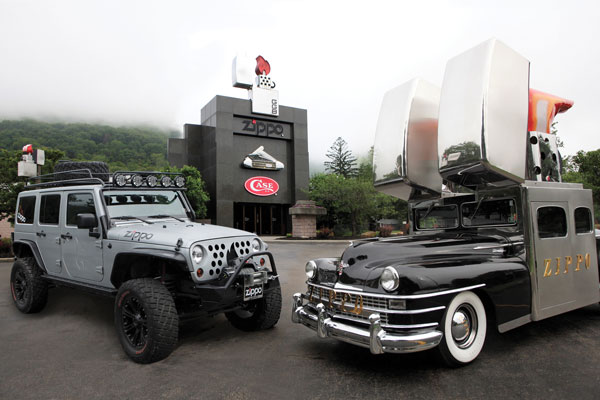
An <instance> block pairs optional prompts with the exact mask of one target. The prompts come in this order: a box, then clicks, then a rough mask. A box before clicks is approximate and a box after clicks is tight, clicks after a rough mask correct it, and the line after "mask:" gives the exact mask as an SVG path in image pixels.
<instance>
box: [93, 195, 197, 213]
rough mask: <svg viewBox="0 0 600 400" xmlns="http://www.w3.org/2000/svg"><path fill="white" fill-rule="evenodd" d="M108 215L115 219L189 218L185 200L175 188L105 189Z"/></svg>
mask: <svg viewBox="0 0 600 400" xmlns="http://www.w3.org/2000/svg"><path fill="white" fill-rule="evenodd" d="M103 194H104V200H105V202H106V207H107V209H108V216H109V217H110V218H113V219H135V218H139V217H141V218H144V219H146V218H174V219H178V220H181V218H187V217H188V216H187V213H186V211H185V207H184V205H183V201H182V199H181V196H180V195H179V194H178V192H176V191H173V190H146V191H144V190H110V191H104V193H103Z"/></svg>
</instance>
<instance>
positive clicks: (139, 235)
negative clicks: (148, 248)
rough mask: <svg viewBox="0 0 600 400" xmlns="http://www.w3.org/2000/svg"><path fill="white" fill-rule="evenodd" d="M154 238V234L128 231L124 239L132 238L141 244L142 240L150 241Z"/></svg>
mask: <svg viewBox="0 0 600 400" xmlns="http://www.w3.org/2000/svg"><path fill="white" fill-rule="evenodd" d="M153 236H154V234H152V233H144V232H138V231H127V233H126V234H125V236H123V237H128V238H131V240H137V241H138V242H139V241H140V240H144V239H146V240H150V239H152V237H153Z"/></svg>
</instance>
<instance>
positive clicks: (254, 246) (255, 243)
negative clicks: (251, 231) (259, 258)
mask: <svg viewBox="0 0 600 400" xmlns="http://www.w3.org/2000/svg"><path fill="white" fill-rule="evenodd" d="M251 246H252V251H253V252H257V251H260V248H261V245H260V240H259V239H254V240H252V243H251Z"/></svg>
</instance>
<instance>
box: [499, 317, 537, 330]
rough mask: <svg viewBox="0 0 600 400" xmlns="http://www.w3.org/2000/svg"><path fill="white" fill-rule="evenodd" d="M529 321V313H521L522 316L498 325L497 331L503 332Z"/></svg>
mask: <svg viewBox="0 0 600 400" xmlns="http://www.w3.org/2000/svg"><path fill="white" fill-rule="evenodd" d="M529 322H531V314H527V315H523V316H522V317H519V318H517V319H513V320H512V321H508V322H505V323H503V324H500V325H498V331H499V332H500V333H504V332H506V331H509V330H511V329H515V328H518V327H519V326H521V325H525V324H527V323H529Z"/></svg>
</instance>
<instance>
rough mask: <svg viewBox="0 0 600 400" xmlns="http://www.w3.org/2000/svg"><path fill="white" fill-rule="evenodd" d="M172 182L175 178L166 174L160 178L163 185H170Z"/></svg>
mask: <svg viewBox="0 0 600 400" xmlns="http://www.w3.org/2000/svg"><path fill="white" fill-rule="evenodd" d="M172 183H173V180H172V179H171V177H170V176H167V175H165V176H163V177H162V178H160V184H161V185H162V187H169V186H171V184H172Z"/></svg>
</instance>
